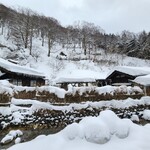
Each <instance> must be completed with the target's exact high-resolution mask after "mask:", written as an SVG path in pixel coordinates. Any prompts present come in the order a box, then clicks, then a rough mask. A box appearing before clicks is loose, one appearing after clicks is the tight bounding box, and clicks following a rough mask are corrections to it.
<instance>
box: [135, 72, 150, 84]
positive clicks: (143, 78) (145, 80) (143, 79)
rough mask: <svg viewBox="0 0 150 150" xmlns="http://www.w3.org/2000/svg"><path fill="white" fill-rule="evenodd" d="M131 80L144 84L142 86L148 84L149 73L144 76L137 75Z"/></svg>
mask: <svg viewBox="0 0 150 150" xmlns="http://www.w3.org/2000/svg"><path fill="white" fill-rule="evenodd" d="M133 82H135V83H138V84H141V85H144V86H150V74H149V75H145V76H139V77H136V78H135V79H134V80H133Z"/></svg>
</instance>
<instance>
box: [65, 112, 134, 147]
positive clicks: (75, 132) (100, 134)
mask: <svg viewBox="0 0 150 150" xmlns="http://www.w3.org/2000/svg"><path fill="white" fill-rule="evenodd" d="M130 124H131V122H130V121H129V120H126V119H123V120H122V119H120V118H118V117H117V115H116V114H114V113H113V112H112V111H110V110H106V111H103V112H101V113H100V115H99V116H98V117H86V118H84V119H83V120H81V121H80V122H79V124H77V123H73V124H72V125H69V126H68V127H66V128H65V129H64V130H63V133H64V135H65V137H67V138H68V139H69V140H74V139H75V138H81V139H85V140H86V141H88V142H92V143H97V144H104V143H107V142H108V141H109V140H110V139H111V136H113V135H115V136H116V137H118V138H120V139H123V138H126V137H128V135H129V131H130Z"/></svg>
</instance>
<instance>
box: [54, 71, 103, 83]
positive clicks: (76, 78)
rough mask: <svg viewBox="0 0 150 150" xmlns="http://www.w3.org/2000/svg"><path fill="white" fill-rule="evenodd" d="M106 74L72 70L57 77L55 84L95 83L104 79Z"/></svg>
mask: <svg viewBox="0 0 150 150" xmlns="http://www.w3.org/2000/svg"><path fill="white" fill-rule="evenodd" d="M105 78H106V73H104V72H97V71H92V70H81V69H74V70H71V71H70V72H68V73H65V74H62V75H59V76H57V78H56V80H55V82H56V83H65V82H67V83H68V82H96V80H97V79H105Z"/></svg>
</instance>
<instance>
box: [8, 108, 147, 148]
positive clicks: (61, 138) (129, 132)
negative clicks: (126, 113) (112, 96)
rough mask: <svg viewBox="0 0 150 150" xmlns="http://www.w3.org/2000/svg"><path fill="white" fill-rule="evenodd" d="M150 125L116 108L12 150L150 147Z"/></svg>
mask: <svg viewBox="0 0 150 150" xmlns="http://www.w3.org/2000/svg"><path fill="white" fill-rule="evenodd" d="M149 140H150V125H149V124H147V125H145V126H139V125H136V124H134V123H132V122H131V121H130V120H128V119H119V118H118V117H117V116H116V115H115V114H114V113H113V112H112V111H109V110H107V111H103V112H101V113H100V115H99V116H98V117H86V118H84V119H83V120H82V121H80V122H79V123H78V124H77V123H74V124H72V125H69V126H67V127H66V128H65V129H64V130H62V131H61V132H59V133H57V134H53V135H48V136H45V135H40V136H38V137H37V138H35V139H34V140H32V141H29V142H26V143H22V144H17V145H14V146H12V147H10V148H9V149H8V150H33V149H34V150H41V149H44V150H49V149H52V150H62V149H65V150H77V149H79V150H120V149H121V150H149V149H150V143H149Z"/></svg>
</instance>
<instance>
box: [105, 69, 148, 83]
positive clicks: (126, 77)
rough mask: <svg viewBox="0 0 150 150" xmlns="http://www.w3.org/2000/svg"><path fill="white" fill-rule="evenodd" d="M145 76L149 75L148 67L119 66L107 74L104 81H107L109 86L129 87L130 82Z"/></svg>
mask: <svg viewBox="0 0 150 150" xmlns="http://www.w3.org/2000/svg"><path fill="white" fill-rule="evenodd" d="M147 74H150V68H149V67H129V66H120V67H115V68H114V69H113V70H111V71H110V72H109V73H108V75H107V77H106V81H109V83H110V84H111V85H131V80H134V79H135V78H136V77H138V76H143V75H147Z"/></svg>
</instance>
